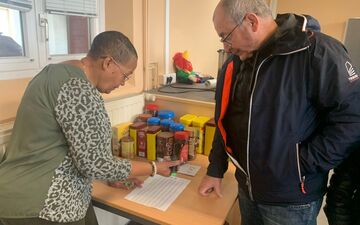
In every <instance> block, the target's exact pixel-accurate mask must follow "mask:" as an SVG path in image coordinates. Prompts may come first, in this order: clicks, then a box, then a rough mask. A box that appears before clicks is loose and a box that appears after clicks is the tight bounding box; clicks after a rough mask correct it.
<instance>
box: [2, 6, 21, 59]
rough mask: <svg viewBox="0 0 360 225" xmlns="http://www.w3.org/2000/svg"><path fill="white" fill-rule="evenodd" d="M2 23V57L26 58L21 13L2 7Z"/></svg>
mask: <svg viewBox="0 0 360 225" xmlns="http://www.w3.org/2000/svg"><path fill="white" fill-rule="evenodd" d="M0 21H2V22H1V25H0V57H15V56H24V42H23V38H24V37H23V32H22V29H21V27H22V23H21V12H20V11H19V10H15V9H10V8H5V7H0Z"/></svg>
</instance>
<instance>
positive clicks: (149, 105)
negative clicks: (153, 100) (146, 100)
mask: <svg viewBox="0 0 360 225" xmlns="http://www.w3.org/2000/svg"><path fill="white" fill-rule="evenodd" d="M145 109H148V110H158V109H159V106H158V105H156V104H147V105H145Z"/></svg>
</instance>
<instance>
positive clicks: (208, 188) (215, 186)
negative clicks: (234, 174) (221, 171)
mask: <svg viewBox="0 0 360 225" xmlns="http://www.w3.org/2000/svg"><path fill="white" fill-rule="evenodd" d="M221 181H222V179H221V178H217V177H210V176H208V175H206V176H205V177H204V178H203V180H202V181H201V183H200V185H199V188H198V191H199V193H200V195H202V196H209V195H210V193H211V192H213V191H215V193H216V195H217V196H219V197H220V198H221V197H222V194H221Z"/></svg>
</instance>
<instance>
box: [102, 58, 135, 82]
mask: <svg viewBox="0 0 360 225" xmlns="http://www.w3.org/2000/svg"><path fill="white" fill-rule="evenodd" d="M107 57H109V58H110V59H111V60H112V61H113V62H114V63H115V65H116V66H117V67H118V68H119V70H120V71H122V69H121V65H120V64H119V63H118V62H116V60H115V59H114V58H113V57H112V56H103V57H101V58H107ZM131 74H132V73H129V74H126V73H124V72H122V75H123V76H124V81H128V80H129V79H130V76H131Z"/></svg>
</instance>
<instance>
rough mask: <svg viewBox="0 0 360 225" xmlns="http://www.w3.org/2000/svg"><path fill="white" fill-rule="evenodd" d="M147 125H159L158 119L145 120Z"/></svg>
mask: <svg viewBox="0 0 360 225" xmlns="http://www.w3.org/2000/svg"><path fill="white" fill-rule="evenodd" d="M147 124H148V125H159V124H160V118H159V117H150V118H149V119H148V120H147Z"/></svg>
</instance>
